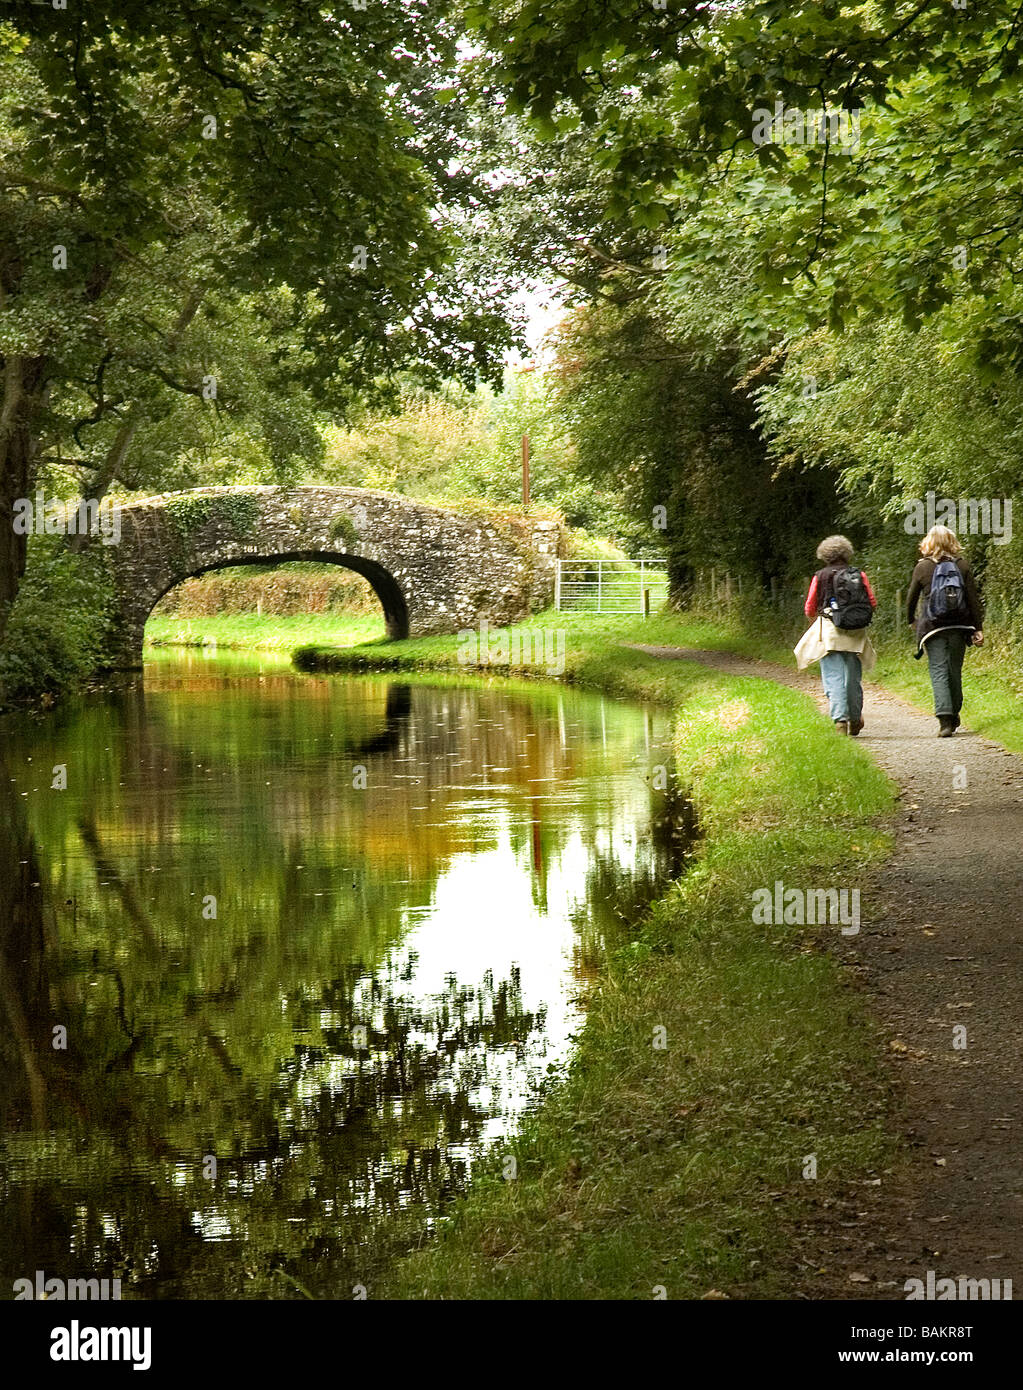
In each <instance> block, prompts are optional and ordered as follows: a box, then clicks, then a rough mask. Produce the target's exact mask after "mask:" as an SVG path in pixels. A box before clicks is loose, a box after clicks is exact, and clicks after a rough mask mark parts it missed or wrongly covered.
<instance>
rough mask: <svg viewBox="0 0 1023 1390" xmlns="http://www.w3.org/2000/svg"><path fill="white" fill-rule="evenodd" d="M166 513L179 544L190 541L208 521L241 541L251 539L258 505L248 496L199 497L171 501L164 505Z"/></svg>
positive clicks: (206, 495)
mask: <svg viewBox="0 0 1023 1390" xmlns="http://www.w3.org/2000/svg"><path fill="white" fill-rule="evenodd" d="M166 511H167V515H168V516H169V517H170V519H171V521H172V522H173V524H174V529H175V530H176V531H177V533H178V537H179V538H180V540H181V541H182V542H188V541H190V540H191V539H192V538H193V536H194V535H195V532H196V531H198V530H200V529H201V528H202V527H203V526H205V525H206V524H207V522H210V521H212V522H223V523H225V524H226V525H228V526H230V527H231V529H232V530H233V531H234V534H235V535H236V536H237V537H238V538H239V539H240V540H241V539H244V538H246V537H247V536H251V535H252V531H253V528H254V527H255V524H256V521H257V519H258V517H259V512H260V501H259V498H258V497H257V496H255V495H254V494H252V493H244V492H236V493H219V494H213V495H210V494H205V495H204V494H201V493H200V494H199V496H197V497H176V498H174V500H173V501H171V502H168V503H167V504H166Z"/></svg>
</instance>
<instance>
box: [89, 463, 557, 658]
mask: <svg viewBox="0 0 1023 1390" xmlns="http://www.w3.org/2000/svg"><path fill="white" fill-rule="evenodd" d="M118 517H119V522H120V527H119V530H120V539H119V540H118V541H117V543H116V544H113V545H110V546H108V547H105V549H106V552H107V556H108V563H109V565H110V568H111V571H112V576H113V580H114V587H115V591H116V594H117V605H118V621H117V623H116V629H117V647H118V649H117V651H116V652H115V653H114V654H113V659H112V662H111V664H112V665H113V666H115V667H119V668H124V667H128V668H135V667H139V666H141V664H142V643H143V635H144V631H145V625H146V619H147V618H148V617H149V614H150V613H151V611H152V609H153V607H154V606H155V604H156V603H157V602H158V601H159V600H160V599H161V598H162V597H163V595H164V594H165V593H167V592H168V590H170V589H172V588H174V586H175V585H176V584H180V583H181V582H182V580H184V579H187V578H189V577H190V576H192V575H196V574H203V573H206V572H207V571H209V570H215V569H224V568H226V567H228V566H231V565H246V564H258V563H260V562H267V561H270V562H284V561H288V560H315V561H319V562H323V563H332V564H337V565H342V566H344V567H346V568H348V569H351V570H354V571H355V572H356V573H357V574H361V575H363V576H364V578H366V579H367V580H368V582H369V583H370V585H371V586H372V587H373V589H374V590H375V592H376V594H377V597H378V598H379V599H380V603H381V606H382V608H383V610H384V620H385V623H386V625H387V632H388V635H389V636H391V637H419V636H425V635H427V634H430V633H440V632H456V631H458V630H459V629H460V628H464V627H476V626H477V625H478V624H479V623H480V622H481V621H483V620H484V619H485V620H486V621H488V622H489V623H491V624H492V625H494V626H501V625H503V624H505V623H509V622H515V621H517V620H520V619H522V618H524V617H526V616H527V615H528V614H529V613H530V612H533V611H535V610H537V609H538V608H541V607H544V606H545V605H546V604H549V603H550V601H551V598H552V595H553V590H554V571H555V567H556V560H557V555H558V550H559V545H560V535H561V530H560V525H559V523H558V522H556V521H552V520H548V519H539V520H537V519H534V518H530V517H522V516H514V515H512V516H508V515H504V516H502V517H501V518H500V519H498V518H495V517H492V516H488V515H483V514H473V513H470V512H462V511H455V510H451V509H447V508H442V507H433V506H428V505H426V504H424V503H421V502H416V501H413V500H412V499H410V498H407V497H401V496H398V495H396V494H393V493H387V492H376V491H373V490H371V489H368V488H338V487H316V486H306V487H291V488H289V487H223V488H215V487H214V488H198V489H195V490H194V491H191V492H177V493H173V492H172V493H164V494H162V495H160V496H158V497H148V498H144V499H142V500H140V501H137V502H130V503H126V504H124V505H123V506H121V507H120V508H119V509H118ZM100 543H101V542H100V541H99V540H93V542H92V544H100Z"/></svg>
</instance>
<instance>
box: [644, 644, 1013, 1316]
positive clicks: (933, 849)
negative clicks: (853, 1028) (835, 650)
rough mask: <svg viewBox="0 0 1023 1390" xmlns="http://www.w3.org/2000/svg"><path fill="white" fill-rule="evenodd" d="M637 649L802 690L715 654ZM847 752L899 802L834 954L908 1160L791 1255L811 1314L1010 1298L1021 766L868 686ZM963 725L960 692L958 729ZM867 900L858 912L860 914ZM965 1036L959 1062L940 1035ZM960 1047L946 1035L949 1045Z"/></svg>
mask: <svg viewBox="0 0 1023 1390" xmlns="http://www.w3.org/2000/svg"><path fill="white" fill-rule="evenodd" d="M639 650H641V651H645V652H647V653H648V655H651V656H656V657H661V658H664V659H673V658H684V659H686V660H689V661H698V662H700V663H702V664H703V665H706V666H710V667H713V668H714V669H715V670H719V671H722V672H724V673H726V674H729V675H735V676H759V677H762V678H764V679H768V680H775V681H780V682H782V683H783V684H785V685H789V686H792V687H794V688H796V689H799V690H804V691H806V692H807V693H809V694H811V695H813V696H814V697H815V698H816V699H817V701H818V703H819V704H821V705H822V706H823V698H822V695H821V691H820V682H819V679H818V678H817V673H816V668H813V669H811V670H810V671H809V672H803V673H797V672H796V671H794V670H786V669H785V668H784V667H781V666H776V665H774V664H772V663H769V662H763V661H752V660H748V659H746V658H743V657H739V656H736V655H734V654H732V653H729V652H717V651H701V650H696V649H690V648H683V647H645V646H640V647H639ZM865 696H866V698H865V707H864V721H865V727H864V730H863V733H862V734H861V735H860V740H859V741H860V743H861V744H862V745H863V746H864V747H865V748H866V749H868V750H869V752H870V753H871V754H872V756H873V757H875V758H876V759H877V761H878V762H879V763H880V765H881V767H882V768H883V769H884V770H885V772H887V773H888V774H889V776H890V777H891V778H892V779H893V780H894V781H895V782H896V784H897V785H898V787H899V790H900V797H899V803H898V805H899V811H898V814H897V820H896V847H895V852H894V855H893V856H892V858H891V859H890V860H889V861H888V862H887V864H885V866H884V867H883V868H882V869H881V870H880V871H879V872H878V873H877V874H875V876H874V877H873V879H872V880H871V881H870V882H869V884H868V885H867V886H866V888H865V891H864V896H863V901H864V926H863V929H862V930H861V932H860V934H859V936H858V937H856V938H855V939H852V938H845V939H844V941H843V942H842V943H841V944H840V945H839V946H838V947H837V949H838V951H839V953H840V955H841V957H842V959H843V962H844V964H845V965H846V966H847V967H849V968H850V969H851V970H853V971H854V972H855V973H856V974H857V975H858V976H859V978H860V981H861V983H862V986H863V987H864V988H865V989H866V990H867V991H868V994H869V996H870V998H871V999H872V1004H873V1010H874V1013H875V1016H876V1017H877V1018H878V1019H879V1020H880V1022H881V1025H882V1027H883V1029H884V1031H885V1034H886V1036H887V1038H888V1054H887V1057H888V1066H889V1069H890V1073H891V1079H892V1085H893V1092H894V1096H895V1106H896V1115H897V1119H898V1123H899V1126H900V1128H901V1130H902V1132H903V1135H904V1136H905V1139H906V1141H907V1143H908V1146H909V1148H908V1152H909V1157H910V1161H909V1163H908V1165H907V1168H906V1171H905V1173H904V1174H900V1176H899V1177H897V1178H895V1179H891V1178H887V1177H886V1178H884V1179H883V1180H882V1182H881V1183H880V1184H876V1183H869V1184H865V1185H864V1186H863V1187H861V1188H859V1189H857V1190H856V1191H853V1192H847V1193H845V1194H842V1195H841V1196H839V1197H836V1198H835V1199H834V1200H833V1201H832V1200H831V1199H830V1198H828V1197H826V1196H825V1195H824V1194H823V1193H822V1194H821V1195H820V1196H819V1197H818V1199H817V1201H818V1205H819V1208H820V1215H821V1220H820V1222H819V1223H816V1222H815V1223H813V1224H814V1227H815V1229H813V1230H811V1231H807V1232H806V1233H801V1234H800V1237H799V1242H798V1244H799V1248H798V1249H797V1250H794V1252H793V1254H794V1258H795V1264H796V1267H797V1268H798V1269H799V1270H801V1271H802V1275H801V1277H800V1278H799V1279H798V1283H799V1289H800V1293H801V1294H802V1296H804V1297H810V1298H863V1297H875V1298H894V1299H903V1298H905V1296H906V1295H905V1292H904V1283H905V1281H906V1280H907V1279H910V1278H920V1279H926V1277H927V1271H928V1270H933V1271H934V1272H935V1277H936V1278H946V1277H949V1278H958V1277H959V1276H960V1275H965V1276H967V1277H969V1278H974V1279H982V1278H987V1279H1002V1280H1004V1279H1007V1278H1009V1279H1012V1280H1013V1287H1014V1289H1015V1290H1016V1297H1017V1298H1018V1297H1020V1296H1021V1295H1023V1138H1021V1136H1023V1101H1021V1087H1023V993H1021V982H1023V758H1020V757H1018V756H1016V755H1015V754H1012V753H1008V752H1006V750H1005V749H1004V748H1000V747H999V746H998V745H997V744H995V743H991V742H990V741H989V740H987V739H984V738H981V737H979V736H978V735H977V734H973V733H971V732H970V731H969V729H968V727H965V726H964V727H963V728H961V729H960V730H959V731H958V732H957V733H956V734H955V736H954V737H953V738H947V739H938V738H937V737H936V731H937V721H936V720H935V719H934V717H933V716H931V715H925V714H921V713H919V712H918V711H917V710H915V709H913V708H911V706H909V705H907V704H906V703H905V702H904V701H902V700H900V699H899V698H898V697H896V696H894V695H891V694H889V693H887V692H886V691H883V690H881V689H879V688H878V687H877V686H872V685H869V684H868V685H867V686H866V688H865ZM968 714H969V691H968V690H967V707H966V709H965V710H964V717H966V718H968ZM868 895H869V903H868ZM958 1025H962V1026H963V1027H965V1030H966V1031H965V1042H966V1046H965V1049H962V1048H955V1047H954V1046H953V1042H954V1039H955V1035H954V1029H955V1028H956V1027H957V1026H958ZM962 1038H963V1034H962V1033H961V1032H960V1033H959V1034H958V1039H959V1040H960V1041H962Z"/></svg>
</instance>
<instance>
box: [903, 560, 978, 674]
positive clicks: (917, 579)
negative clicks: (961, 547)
mask: <svg viewBox="0 0 1023 1390" xmlns="http://www.w3.org/2000/svg"><path fill="white" fill-rule="evenodd" d="M956 568H957V569H958V570H959V573H960V574H961V575H962V576H963V588H964V589H965V590H966V604H967V607H968V609H969V618H968V620H963V621H962V622H957V623H950V622H948V621H947V620H943V619H941V618H937V619H934V618H928V616H927V600H928V598H930V594H931V580H932V579H933V578H934V571H935V570H936V569H937V563H936V561H934V560H919V561H917V566H916V569H915V570H914V571H913V577H912V578H911V579H910V581H909V593H908V594H907V595H906V621H907V622H909V623H911V624H913V626H914V627H915V628H916V640H917V651H918V652H920V651H922V650H923V645H924V643H925V642H926V641H927V639H928V637H931V636H933V635H934V633H935V632H942V631H947V630H948V629H949V628H956V629H958V630H959V631H960V632H966V633H971V632H976V631H977V629H978V628H982V627H983V626H984V605H983V604H982V603H981V601H980V595H979V594H978V593H977V584H976V581H975V580H974V578H973V571H972V570H971V569H970V566H969V564H968V563H967V562H966V560H964V559H963V558H962V556H960V557H959V559H958V560H956ZM918 602H919V604H920V616H919V617H918V618H916V621H915V622H914V614H915V612H916V606H917V603H918Z"/></svg>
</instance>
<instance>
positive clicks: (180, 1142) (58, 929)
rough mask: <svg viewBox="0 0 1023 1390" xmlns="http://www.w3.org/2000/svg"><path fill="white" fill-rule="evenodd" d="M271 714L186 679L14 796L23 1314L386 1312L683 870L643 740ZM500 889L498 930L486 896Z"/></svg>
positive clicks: (346, 713) (595, 721) (349, 700)
mask: <svg viewBox="0 0 1023 1390" xmlns="http://www.w3.org/2000/svg"><path fill="white" fill-rule="evenodd" d="M266 683H267V682H266V679H265V678H264V682H263V684H262V685H257V683H256V678H254V677H253V676H252V675H248V674H246V675H244V676H242V677H237V676H235V675H231V674H223V673H222V674H220V675H219V676H218V675H217V674H216V673H215V672H212V671H209V670H208V669H207V670H204V671H199V672H198V673H196V674H194V675H193V674H192V673H191V672H190V671H188V670H187V669H186V670H185V672H184V675H183V676H182V675H181V674H180V673H178V674H177V675H175V673H174V672H173V671H171V673H170V674H168V676H166V677H164V678H162V680H161V679H157V680H156V681H155V682H154V681H152V680H151V681H150V683H149V686H148V688H147V690H146V692H145V693H144V694H138V695H136V696H134V697H126V698H124V699H122V700H120V701H116V702H111V703H110V704H107V705H105V706H101V707H90V708H89V709H86V710H84V711H83V712H81V713H80V714H78V715H77V716H75V717H70V716H69V717H67V718H65V719H62V720H54V721H53V722H52V724H48V725H47V726H46V728H45V729H44V730H43V731H42V732H39V731H35V732H32V733H30V732H28V731H26V730H24V729H21V730H18V731H16V733H17V736H16V738H15V739H14V741H13V743H12V745H11V748H12V751H11V753H10V754H9V756H8V761H9V763H10V766H9V767H5V766H2V765H0V933H2V935H0V1004H2V1024H0V1060H2V1077H0V1117H2V1124H3V1147H2V1149H0V1183H2V1189H0V1190H2V1197H3V1208H4V1210H3V1219H2V1226H0V1232H2V1233H0V1279H2V1280H3V1283H2V1284H0V1288H3V1290H4V1295H5V1296H7V1297H9V1296H10V1293H9V1292H8V1291H9V1290H10V1289H11V1285H12V1283H13V1280H14V1279H15V1278H19V1277H22V1276H25V1275H28V1276H30V1277H31V1275H32V1274H33V1273H34V1271H35V1270H36V1269H43V1270H45V1271H46V1272H47V1273H48V1274H53V1275H60V1276H69V1275H71V1276H75V1275H88V1276H90V1277H97V1278H103V1277H108V1278H119V1279H121V1280H122V1285H123V1289H124V1293H125V1296H126V1297H161V1298H166V1297H188V1298H231V1297H300V1296H301V1293H302V1291H303V1290H304V1291H308V1292H310V1293H312V1294H313V1295H315V1296H326V1297H338V1296H340V1297H347V1296H350V1293H351V1289H352V1287H353V1286H354V1285H356V1284H364V1285H367V1286H371V1285H372V1281H373V1278H374V1275H375V1273H376V1271H378V1270H379V1269H380V1268H381V1267H382V1266H383V1265H384V1264H386V1262H387V1261H388V1260H389V1259H391V1258H393V1256H394V1255H395V1253H397V1252H399V1251H400V1250H402V1249H405V1248H408V1246H409V1245H410V1244H411V1243H413V1242H414V1241H417V1240H419V1239H421V1238H422V1234H423V1231H424V1229H425V1227H426V1225H427V1224H428V1222H429V1220H430V1219H431V1218H433V1217H435V1216H436V1215H437V1214H438V1213H439V1212H441V1211H442V1210H443V1209H444V1207H445V1204H447V1203H448V1202H450V1200H451V1199H452V1198H453V1197H454V1196H456V1195H457V1194H458V1193H460V1192H461V1191H463V1190H464V1187H465V1184H466V1181H467V1179H468V1175H469V1170H470V1167H471V1161H472V1156H473V1154H474V1153H475V1152H476V1151H477V1150H478V1148H479V1146H480V1145H481V1144H483V1143H484V1142H486V1141H489V1140H492V1139H493V1138H494V1137H495V1136H496V1135H498V1134H500V1133H504V1132H507V1129H508V1127H509V1125H510V1124H511V1123H513V1122H514V1118H515V1116H516V1115H517V1114H518V1113H520V1112H521V1109H522V1107H523V1105H524V1104H525V1103H526V1101H527V1097H528V1095H529V1094H530V1092H531V1090H532V1089H533V1088H534V1086H535V1083H536V1081H537V1080H538V1079H539V1078H540V1077H541V1076H542V1075H543V1073H544V1070H545V1068H546V1066H547V1064H548V1062H549V1061H550V1060H551V1058H552V1056H553V1057H554V1058H555V1059H557V1058H558V1057H560V1056H563V1055H564V1053H565V1050H566V1048H567V1039H568V1038H569V1036H570V1034H571V1029H572V1026H574V1025H575V1024H576V1023H577V1021H578V1015H577V1012H573V1010H572V1007H571V1005H570V1003H568V1002H566V1001H569V1000H570V999H571V997H572V995H573V994H574V993H575V992H576V991H577V989H578V981H579V978H580V977H585V976H586V975H588V974H589V973H591V972H592V970H593V969H594V968H596V966H597V964H598V962H599V958H600V954H601V951H602V949H603V946H604V944H606V942H607V941H608V940H609V939H613V938H614V936H615V933H616V931H617V930H618V929H619V924H620V919H621V914H622V913H623V911H624V915H625V917H626V918H628V917H631V916H632V915H633V914H634V913H637V912H639V911H640V910H641V908H642V906H643V904H644V903H646V902H648V901H649V900H650V899H651V898H652V897H653V896H654V895H655V894H656V892H657V889H658V885H660V884H662V883H663V882H664V877H665V875H666V874H667V873H671V872H674V871H677V870H678V868H679V867H680V857H679V856H680V854H681V853H682V852H683V850H684V842H683V841H681V840H680V839H679V834H680V831H679V827H680V825H682V826H684V817H683V816H681V815H680V814H679V808H678V807H675V806H673V805H672V804H671V802H670V800H665V797H664V795H663V794H662V795H661V796H660V799H659V800H655V799H654V798H652V796H651V793H650V792H649V791H648V789H647V788H646V786H645V784H644V783H643V781H642V778H641V776H640V775H639V772H641V770H642V760H643V758H644V757H645V756H646V752H645V740H646V739H647V738H648V730H647V728H646V725H645V722H644V716H643V715H642V713H641V712H639V711H621V712H619V711H618V710H617V709H615V707H611V708H612V710H614V713H613V716H612V718H611V720H610V721H609V719H608V711H606V710H605V711H603V712H601V711H600V710H599V707H598V705H597V702H595V701H593V700H589V699H588V698H587V697H585V696H581V695H577V694H572V695H571V696H566V695H565V694H564V693H562V692H549V691H543V692H539V693H538V694H537V695H536V696H533V695H530V696H528V697H526V696H521V695H510V694H500V693H498V692H492V691H476V690H472V691H467V690H431V689H422V688H416V689H415V690H413V691H411V692H410V690H409V688H408V687H407V686H400V685H399V686H396V685H394V684H389V683H387V682H381V681H362V682H356V681H352V682H322V681H305V680H302V679H299V678H296V677H293V676H291V675H290V674H289V675H287V676H284V677H283V678H281V677H277V676H274V677H272V680H271V682H270V684H271V689H270V690H267V689H266V688H265V686H266ZM566 712H567V714H566ZM609 729H610V732H609ZM29 749H31V753H30V752H29V751H28V750H29ZM661 756H662V760H663V755H661ZM29 758H31V759H32V763H31V765H30V764H29V761H28V760H29ZM56 762H65V763H67V764H68V767H69V790H68V791H67V792H66V793H57V792H51V791H50V790H49V788H48V785H47V783H48V778H47V777H46V776H44V773H43V771H42V769H47V770H48V769H49V767H50V766H52V764H54V763H56ZM356 762H359V763H361V764H362V765H363V766H365V767H366V768H367V771H368V784H367V789H366V791H359V790H357V789H355V788H354V787H353V786H352V781H353V779H352V776H351V769H352V766H353V764H354V763H356ZM36 769H38V771H35V770H36ZM267 783H270V787H269V788H267ZM26 791H27V792H28V795H23V794H22V793H24V792H26ZM626 841H628V843H629V847H625V842H626ZM481 862H482V863H483V864H484V866H485V867H486V872H487V874H488V875H489V876H491V877H492V881H493V887H494V894H495V903H490V902H486V901H484V902H479V901H475V902H474V901H472V900H471V894H470V893H468V891H467V890H466V891H463V893H462V896H461V897H459V896H458V893H457V891H456V890H457V886H458V884H459V882H462V881H463V878H462V877H460V876H464V875H466V874H468V873H469V872H470V869H471V866H472V865H473V864H475V865H476V870H477V872H478V868H479V864H480V863H481ZM513 876H514V877H513ZM519 880H521V896H520V897H517V898H514V903H512V906H511V907H510V908H509V909H508V910H509V911H511V913H512V916H511V918H510V919H509V920H511V921H513V922H514V923H515V934H516V938H517V939H516V941H515V942H513V943H508V942H506V941H500V942H499V941H498V936H497V935H493V937H491V936H488V934H487V933H488V931H491V930H493V932H494V933H498V934H499V932H500V930H503V927H502V925H501V923H500V922H498V921H497V916H496V899H500V898H501V897H506V898H509V899H510V898H511V897H514V894H515V893H516V892H519V888H518V887H516V884H517V883H518V881H519ZM466 881H467V880H466ZM453 893H454V897H452V894H453ZM210 897H213V898H215V899H216V915H215V916H204V912H203V904H204V903H206V902H207V901H208V899H209V898H210ZM452 901H454V902H455V904H456V907H457V911H453V910H452V908H451V906H450V904H451V902H452ZM623 905H624V909H623ZM516 914H518V915H517V916H516ZM491 918H494V923H493V924H492V923H491V920H490V919H491ZM573 923H574V924H575V926H576V927H577V928H578V930H573ZM531 933H532V934H531ZM531 943H532V944H531ZM492 944H496V945H499V946H500V949H495V951H494V953H493V957H492V963H491V968H484V969H482V970H480V969H478V968H477V963H478V961H479V960H480V959H481V953H482V956H484V957H485V956H486V955H487V953H488V952H490V951H491V946H492ZM516 951H518V954H519V956H520V957H521V959H516V958H515V957H516ZM423 953H425V955H426V956H427V957H430V958H431V959H432V961H433V967H432V968H431V967H430V965H429V963H427V964H426V965H425V966H424V962H423V959H422V958H421V957H422V955H423ZM438 958H439V959H442V960H448V959H449V960H450V965H449V966H445V968H444V970H443V971H442V972H441V976H440V978H438V976H437V970H436V960H437V959H438ZM559 961H560V962H561V963H560V965H559V964H558V962H559ZM573 971H574V974H573ZM58 1025H60V1026H63V1027H64V1028H66V1029H67V1047H66V1048H64V1049H62V1048H55V1047H54V1046H53V1029H54V1027H55V1026H58ZM214 1161H215V1165H214ZM214 1166H215V1172H214Z"/></svg>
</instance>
